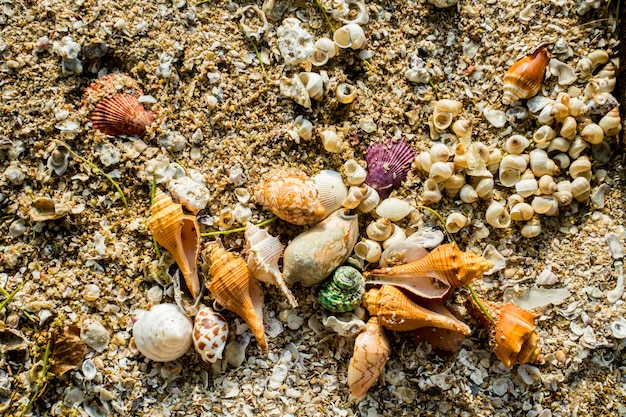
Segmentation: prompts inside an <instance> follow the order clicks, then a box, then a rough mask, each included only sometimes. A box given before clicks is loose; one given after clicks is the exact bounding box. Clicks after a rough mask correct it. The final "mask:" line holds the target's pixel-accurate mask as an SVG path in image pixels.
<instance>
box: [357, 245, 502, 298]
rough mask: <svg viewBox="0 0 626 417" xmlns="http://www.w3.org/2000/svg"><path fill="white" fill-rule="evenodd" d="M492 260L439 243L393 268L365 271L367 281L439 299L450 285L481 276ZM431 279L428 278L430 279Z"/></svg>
mask: <svg viewBox="0 0 626 417" xmlns="http://www.w3.org/2000/svg"><path fill="white" fill-rule="evenodd" d="M492 266H493V263H491V262H490V261H488V260H486V259H485V258H483V257H482V256H478V255H476V254H474V253H472V252H463V251H461V250H460V249H459V247H458V246H457V245H456V244H454V243H448V244H445V245H441V246H439V247H437V248H435V249H433V250H432V251H431V252H430V253H429V254H428V255H426V256H425V257H423V258H421V259H419V260H417V261H415V262H411V263H408V264H405V265H399V266H395V267H393V268H381V269H374V270H372V271H369V272H368V273H366V274H365V276H366V277H373V278H372V279H368V281H367V283H368V284H389V285H393V286H396V287H401V288H403V289H406V290H407V291H410V292H412V293H414V294H416V295H418V296H420V297H423V298H430V299H436V298H442V297H444V296H445V295H446V294H447V293H448V291H449V290H450V288H451V287H453V288H457V287H462V286H465V285H467V284H469V283H470V282H472V280H473V279H475V278H479V277H481V276H482V275H483V274H484V273H485V272H486V271H488V270H489V269H490V268H491V267H492ZM429 278H430V279H429Z"/></svg>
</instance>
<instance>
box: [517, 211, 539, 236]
mask: <svg viewBox="0 0 626 417" xmlns="http://www.w3.org/2000/svg"><path fill="white" fill-rule="evenodd" d="M520 233H521V235H522V236H524V237H525V238H533V237H537V236H539V234H541V221H540V220H539V218H538V217H536V216H535V217H533V218H532V219H530V220H528V222H526V224H525V225H524V226H522V230H521V231H520Z"/></svg>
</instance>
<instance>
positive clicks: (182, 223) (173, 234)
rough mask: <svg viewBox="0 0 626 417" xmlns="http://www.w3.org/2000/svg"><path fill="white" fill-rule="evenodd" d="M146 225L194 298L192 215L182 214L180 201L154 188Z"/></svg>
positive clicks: (195, 230) (195, 231) (196, 232)
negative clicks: (152, 202) (176, 201)
mask: <svg viewBox="0 0 626 417" xmlns="http://www.w3.org/2000/svg"><path fill="white" fill-rule="evenodd" d="M148 228H149V229H150V232H151V233H152V236H153V237H154V239H155V240H156V241H157V243H158V244H159V245H161V246H163V247H164V248H165V249H167V251H168V252H169V253H170V254H171V255H172V256H173V257H174V260H175V261H176V264H177V265H178V267H179V268H180V271H181V272H182V274H183V277H184V278H185V282H186V283H187V288H189V291H190V292H191V294H192V296H193V297H194V298H195V297H197V296H198V294H199V293H200V281H199V280H198V268H197V265H196V264H197V260H198V254H199V253H200V225H199V224H198V219H197V218H196V216H193V215H191V214H184V213H183V208H182V206H181V205H180V204H176V203H174V202H173V201H172V199H171V198H170V197H169V196H168V195H166V194H165V193H164V192H162V191H161V190H158V191H157V193H156V195H155V197H154V204H153V205H152V217H151V218H150V220H148Z"/></svg>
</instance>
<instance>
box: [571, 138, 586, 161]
mask: <svg viewBox="0 0 626 417" xmlns="http://www.w3.org/2000/svg"><path fill="white" fill-rule="evenodd" d="M588 147H589V144H588V143H587V142H585V141H584V140H583V138H581V137H580V136H576V139H574V140H573V141H572V143H570V145H569V149H568V150H567V155H568V156H569V157H570V158H571V159H578V157H580V154H581V153H582V152H583V151H584V150H585V149H587V148H588Z"/></svg>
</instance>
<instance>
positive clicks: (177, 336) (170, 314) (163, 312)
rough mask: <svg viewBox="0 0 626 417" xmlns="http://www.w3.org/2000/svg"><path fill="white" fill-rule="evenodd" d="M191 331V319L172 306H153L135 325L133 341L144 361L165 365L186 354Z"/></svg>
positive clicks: (190, 340)
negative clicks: (149, 360)
mask: <svg viewBox="0 0 626 417" xmlns="http://www.w3.org/2000/svg"><path fill="white" fill-rule="evenodd" d="M192 329H193V325H192V323H191V319H190V318H189V317H187V316H186V315H185V314H183V312H182V311H180V310H179V309H178V307H177V306H176V305H175V304H157V305H155V306H154V307H152V308H151V309H150V311H148V312H146V313H145V314H144V315H143V316H141V317H140V318H139V320H137V321H136V322H135V324H134V325H133V337H134V338H135V346H137V349H139V351H140V352H141V353H142V354H143V355H144V356H145V357H146V358H148V359H151V360H153V361H157V362H169V361H173V360H176V359H178V358H180V357H181V356H183V355H184V354H185V352H187V350H189V348H190V347H191V344H192V338H191V334H192Z"/></svg>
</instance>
